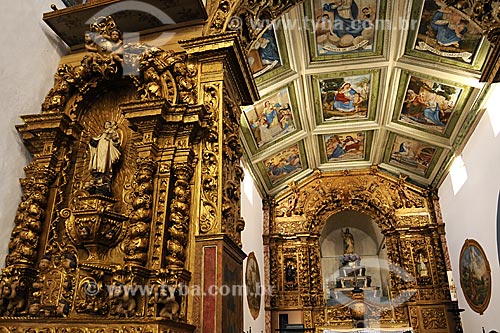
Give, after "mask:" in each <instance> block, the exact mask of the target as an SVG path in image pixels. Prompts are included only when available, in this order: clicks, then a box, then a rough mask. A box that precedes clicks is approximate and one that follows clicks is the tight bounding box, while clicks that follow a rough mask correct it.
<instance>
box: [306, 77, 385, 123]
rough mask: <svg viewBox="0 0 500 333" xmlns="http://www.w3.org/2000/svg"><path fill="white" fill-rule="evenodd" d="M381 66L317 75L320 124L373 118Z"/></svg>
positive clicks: (314, 85)
mask: <svg viewBox="0 0 500 333" xmlns="http://www.w3.org/2000/svg"><path fill="white" fill-rule="evenodd" d="M379 78H380V70H368V71H367V70H361V71H349V72H340V73H335V74H326V75H318V76H313V77H312V80H313V94H314V101H315V104H316V105H315V108H316V121H317V123H318V124H322V123H328V122H335V121H342V120H373V119H374V118H375V111H376V104H377V95H378V91H379V86H378V82H379Z"/></svg>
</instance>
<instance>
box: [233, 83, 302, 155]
mask: <svg viewBox="0 0 500 333" xmlns="http://www.w3.org/2000/svg"><path fill="white" fill-rule="evenodd" d="M243 115H244V121H242V130H243V133H244V135H245V137H246V141H247V143H248V144H249V145H250V149H251V151H252V152H254V153H255V152H256V151H258V150H260V149H261V148H263V147H267V146H269V145H271V144H273V143H276V142H277V141H280V140H281V139H282V138H284V137H286V136H287V135H288V134H291V133H294V132H296V131H297V130H298V129H300V122H299V121H298V112H297V105H296V103H295V89H294V87H293V84H292V85H288V86H286V87H284V88H282V89H280V90H278V91H275V92H273V93H271V94H269V95H267V96H265V97H264V98H263V99H261V100H260V101H259V102H257V103H255V104H254V105H251V106H248V107H245V108H244V109H243Z"/></svg>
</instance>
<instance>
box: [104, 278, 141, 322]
mask: <svg viewBox="0 0 500 333" xmlns="http://www.w3.org/2000/svg"><path fill="white" fill-rule="evenodd" d="M127 287H128V286H125V285H120V284H116V285H114V286H113V288H112V292H110V294H109V300H110V302H111V314H116V315H118V316H120V317H127V318H128V317H132V316H134V315H135V308H136V306H137V302H136V300H135V298H134V297H133V296H132V295H131V294H130V293H129V289H128V288H127Z"/></svg>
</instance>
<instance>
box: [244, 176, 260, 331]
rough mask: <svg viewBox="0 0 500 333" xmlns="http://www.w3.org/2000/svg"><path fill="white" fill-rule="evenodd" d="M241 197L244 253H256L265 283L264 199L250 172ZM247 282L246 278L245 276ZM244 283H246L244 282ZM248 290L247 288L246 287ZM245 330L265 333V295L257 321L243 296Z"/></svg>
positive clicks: (246, 177)
mask: <svg viewBox="0 0 500 333" xmlns="http://www.w3.org/2000/svg"><path fill="white" fill-rule="evenodd" d="M241 192H242V195H241V215H242V216H243V218H244V219H245V223H246V225H245V230H243V232H242V234H241V236H242V243H243V251H245V253H246V254H249V253H250V252H252V251H253V252H255V257H256V259H257V263H258V264H259V271H260V281H261V283H264V245H263V242H262V233H263V229H262V221H263V214H262V199H261V197H260V195H259V193H258V192H257V189H256V188H255V185H254V184H253V181H252V178H251V177H250V174H248V172H245V179H244V180H243V184H242V191H241ZM246 262H247V260H246V259H245V261H244V262H243V272H245V270H246ZM243 281H245V276H243ZM243 283H244V282H243ZM245 290H246V287H245ZM243 309H244V313H243V329H244V331H245V332H248V333H249V332H250V328H251V329H252V333H261V332H265V311H264V295H262V297H261V303H260V312H259V316H258V317H257V319H255V320H254V319H253V317H252V315H251V314H250V310H249V309H248V302H247V299H246V295H244V296H243Z"/></svg>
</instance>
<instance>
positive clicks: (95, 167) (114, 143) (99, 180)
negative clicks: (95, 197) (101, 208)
mask: <svg viewBox="0 0 500 333" xmlns="http://www.w3.org/2000/svg"><path fill="white" fill-rule="evenodd" d="M119 148H120V136H119V135H118V125H117V124H116V121H106V123H105V124H104V131H103V133H102V134H101V135H99V136H98V137H95V138H91V139H90V142H89V151H90V163H89V169H90V172H91V174H92V176H93V178H94V179H93V185H92V186H91V191H93V192H94V193H97V194H103V195H108V196H109V195H111V178H112V176H113V166H114V165H115V164H116V162H118V160H119V159H120V155H121V152H120V149H119Z"/></svg>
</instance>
